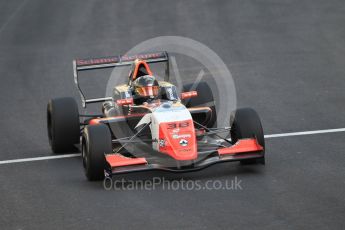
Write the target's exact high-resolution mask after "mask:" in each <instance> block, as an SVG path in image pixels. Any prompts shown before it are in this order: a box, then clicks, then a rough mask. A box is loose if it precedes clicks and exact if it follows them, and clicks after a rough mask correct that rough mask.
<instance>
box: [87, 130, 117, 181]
mask: <svg viewBox="0 0 345 230" xmlns="http://www.w3.org/2000/svg"><path fill="white" fill-rule="evenodd" d="M82 140H83V142H82V158H83V167H84V171H85V175H86V177H87V179H88V180H90V181H96V180H102V179H103V178H104V168H105V166H106V161H105V157H104V154H109V153H112V138H111V133H110V130H109V128H108V126H106V125H104V124H100V125H89V126H87V127H86V128H85V130H84V134H83V139H82Z"/></svg>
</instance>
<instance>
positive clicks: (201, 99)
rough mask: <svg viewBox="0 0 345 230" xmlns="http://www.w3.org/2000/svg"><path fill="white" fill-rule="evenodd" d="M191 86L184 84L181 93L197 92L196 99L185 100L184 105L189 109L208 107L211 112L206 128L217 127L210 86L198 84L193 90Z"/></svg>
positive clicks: (204, 83)
mask: <svg viewBox="0 0 345 230" xmlns="http://www.w3.org/2000/svg"><path fill="white" fill-rule="evenodd" d="M192 87H193V84H186V85H184V86H183V91H184V92H188V91H191V90H195V91H197V92H198V96H197V97H192V98H189V99H187V100H185V105H186V107H188V108H191V107H198V106H206V107H210V109H211V110H212V116H211V118H210V121H209V122H208V123H207V124H206V127H208V128H214V127H216V126H217V111H216V106H215V102H214V97H213V93H212V90H211V88H210V86H209V85H208V84H207V82H205V81H201V82H199V84H198V85H197V86H196V88H195V89H192Z"/></svg>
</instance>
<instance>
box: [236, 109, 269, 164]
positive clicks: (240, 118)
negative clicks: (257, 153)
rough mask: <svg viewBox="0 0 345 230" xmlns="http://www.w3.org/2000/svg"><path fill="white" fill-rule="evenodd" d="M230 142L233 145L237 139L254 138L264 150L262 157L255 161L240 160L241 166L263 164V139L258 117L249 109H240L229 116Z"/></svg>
mask: <svg viewBox="0 0 345 230" xmlns="http://www.w3.org/2000/svg"><path fill="white" fill-rule="evenodd" d="M230 125H231V131H230V134H231V140H232V142H233V143H234V144H235V143H236V142H237V141H238V140H239V139H243V138H253V137H255V138H256V139H257V141H258V143H259V144H260V145H261V146H262V147H263V148H264V150H263V151H262V154H263V157H262V158H257V159H247V160H241V161H240V162H241V164H256V163H261V164H265V155H264V154H265V138H264V132H263V129H262V125H261V121H260V118H259V115H258V114H257V113H256V111H255V110H253V109H251V108H241V109H237V110H236V111H234V112H233V113H232V114H231V116H230Z"/></svg>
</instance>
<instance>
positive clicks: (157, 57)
mask: <svg viewBox="0 0 345 230" xmlns="http://www.w3.org/2000/svg"><path fill="white" fill-rule="evenodd" d="M136 59H141V60H145V61H146V62H147V63H156V62H165V63H166V68H165V79H164V80H165V81H169V56H168V53H167V52H166V51H164V52H154V53H144V54H135V55H118V56H112V57H101V58H84V59H75V60H73V75H74V82H75V84H76V86H77V88H78V91H79V94H80V97H81V101H82V105H83V107H84V108H85V107H86V104H88V103H96V102H104V101H107V100H111V99H112V98H111V97H105V98H93V99H86V98H85V95H84V93H83V91H82V89H81V88H80V86H79V81H78V77H79V76H78V72H79V71H84V70H94V69H104V68H114V67H119V66H129V65H132V63H134V61H135V60H136Z"/></svg>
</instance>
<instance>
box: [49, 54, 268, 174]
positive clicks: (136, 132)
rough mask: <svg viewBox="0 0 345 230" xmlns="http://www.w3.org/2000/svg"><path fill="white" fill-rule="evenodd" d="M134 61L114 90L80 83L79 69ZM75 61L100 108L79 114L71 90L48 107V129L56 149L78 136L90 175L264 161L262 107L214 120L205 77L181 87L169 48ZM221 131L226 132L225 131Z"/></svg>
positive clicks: (70, 147)
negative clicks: (224, 122)
mask: <svg viewBox="0 0 345 230" xmlns="http://www.w3.org/2000/svg"><path fill="white" fill-rule="evenodd" d="M156 62H162V63H163V64H165V70H166V74H165V75H166V76H165V77H164V80H162V81H158V80H157V79H156V78H155V76H154V73H152V71H151V68H150V66H149V64H150V63H156ZM130 65H131V66H132V69H131V71H130V74H129V78H128V82H127V83H126V84H122V85H118V86H115V87H114V89H113V93H112V96H111V97H105V98H94V99H86V98H85V96H84V93H83V92H82V90H81V88H80V87H79V81H78V73H79V72H80V71H84V70H90V69H100V68H116V67H119V66H130ZM73 66H74V79H75V83H76V85H77V88H78V90H79V93H80V95H81V100H82V105H83V107H84V108H85V107H86V105H87V104H89V103H102V106H100V110H101V111H102V113H100V114H98V115H90V114H89V115H87V114H79V112H78V105H77V103H76V101H75V100H74V99H73V98H67V97H66V98H56V99H52V100H50V101H49V103H48V107H47V124H48V137H49V143H50V146H51V148H52V150H53V152H54V153H67V152H73V151H76V150H78V148H77V146H78V145H79V144H81V152H82V159H83V166H84V169H85V174H86V177H87V178H88V179H89V180H99V179H102V178H104V176H106V177H111V176H113V175H115V174H122V173H130V172H138V171H146V170H165V171H170V172H186V171H195V170H199V169H203V168H205V167H207V166H210V165H213V164H215V163H221V162H228V161H240V162H241V163H242V164H256V163H261V164H264V163H265V142H264V134H263V130H262V126H261V122H260V119H259V116H258V115H257V113H256V112H255V111H254V110H253V109H250V108H242V109H237V110H236V111H234V112H233V113H232V114H229V116H230V124H229V127H215V126H216V120H217V119H216V107H215V106H214V98H213V94H212V91H211V89H210V87H209V86H208V84H207V83H206V82H200V83H199V84H198V85H197V86H196V87H195V86H194V88H195V89H194V90H192V91H188V90H189V89H190V88H191V85H185V86H184V88H185V89H186V90H184V92H182V93H180V94H178V92H177V89H176V86H174V85H173V84H171V83H170V82H169V57H168V54H167V52H157V53H148V54H139V55H132V56H114V57H107V58H92V59H77V60H75V61H74V62H73ZM203 105H210V106H203ZM224 133H227V134H228V135H227V136H226V137H223V136H224V135H223V136H222V135H221V134H224Z"/></svg>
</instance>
